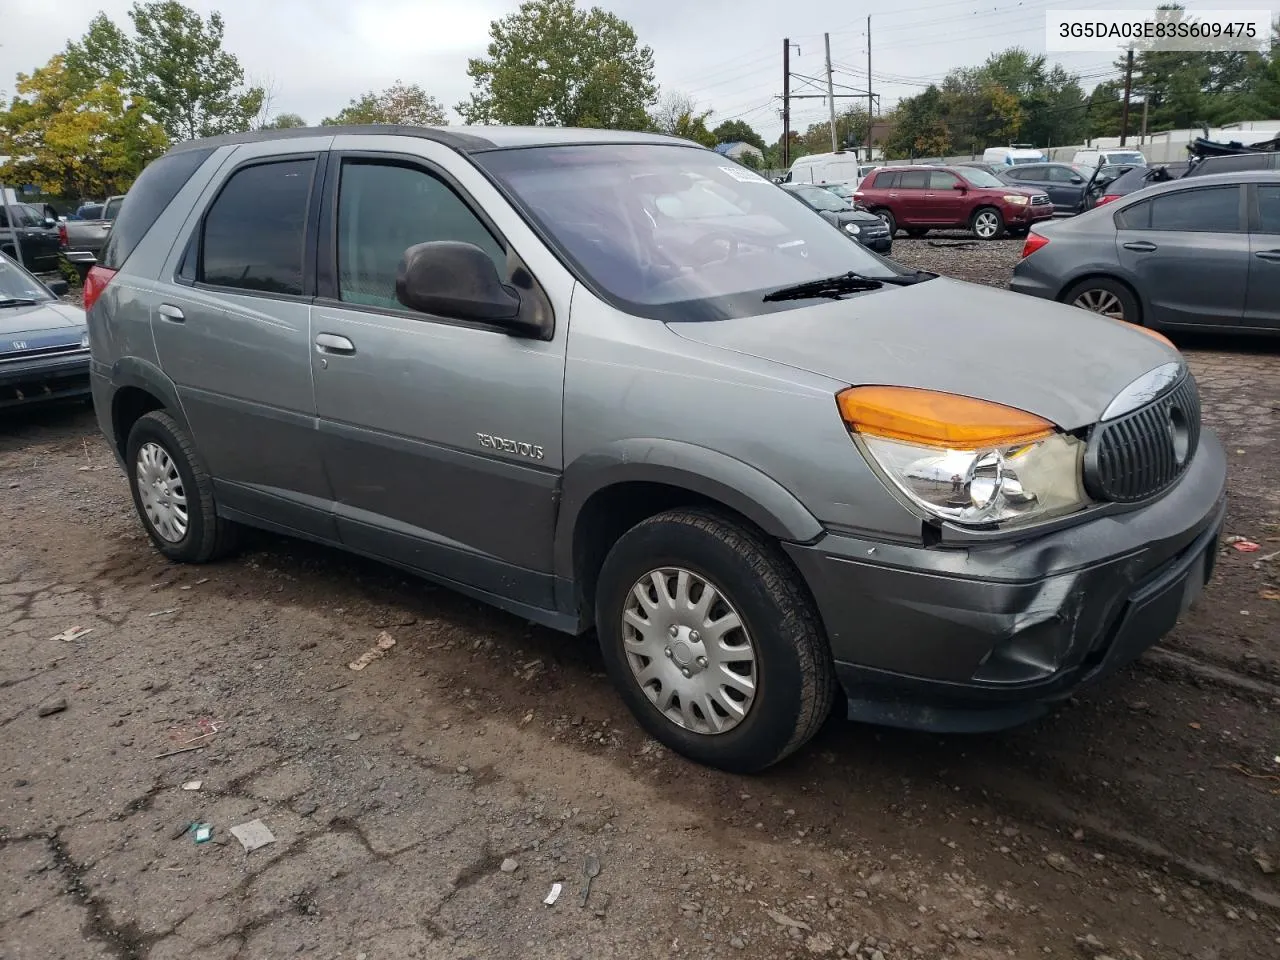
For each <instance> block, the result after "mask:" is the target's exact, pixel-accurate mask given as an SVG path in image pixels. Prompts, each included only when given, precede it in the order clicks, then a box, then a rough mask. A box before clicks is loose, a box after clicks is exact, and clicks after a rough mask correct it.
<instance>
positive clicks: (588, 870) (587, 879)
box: [578, 853, 600, 907]
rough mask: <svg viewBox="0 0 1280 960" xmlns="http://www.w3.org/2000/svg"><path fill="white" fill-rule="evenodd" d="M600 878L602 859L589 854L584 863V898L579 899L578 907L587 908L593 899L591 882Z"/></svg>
mask: <svg viewBox="0 0 1280 960" xmlns="http://www.w3.org/2000/svg"><path fill="white" fill-rule="evenodd" d="M598 876H600V858H599V857H597V856H596V855H595V854H593V853H589V854H587V859H586V860H584V861H582V896H581V897H579V898H578V906H580V907H585V906H586V905H587V900H588V899H589V898H590V897H591V881H592V880H594V879H595V878H596V877H598Z"/></svg>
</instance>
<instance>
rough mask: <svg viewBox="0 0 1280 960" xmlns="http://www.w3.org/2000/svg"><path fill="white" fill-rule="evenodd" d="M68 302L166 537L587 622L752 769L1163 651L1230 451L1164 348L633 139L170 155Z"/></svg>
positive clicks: (676, 145)
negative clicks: (380, 573) (911, 255)
mask: <svg viewBox="0 0 1280 960" xmlns="http://www.w3.org/2000/svg"><path fill="white" fill-rule="evenodd" d="M85 299H86V305H87V306H88V308H89V312H88V322H89V331H90V338H91V349H92V385H93V394H94V400H95V405H96V408H97V412H98V417H99V420H100V421H101V426H102V430H103V431H104V433H105V434H106V436H107V438H108V439H109V440H110V442H111V444H112V446H113V447H114V449H115V450H116V451H117V453H118V454H119V457H120V460H121V463H122V464H123V466H124V470H125V474H126V476H127V478H128V482H129V485H130V488H131V490H132V493H133V498H134V502H135V503H136V505H137V508H138V513H139V516H140V518H141V520H142V523H143V525H144V526H145V528H146V530H147V533H148V534H149V535H150V538H151V540H152V541H153V542H154V543H155V545H156V547H157V549H159V550H160V552H161V553H163V554H164V555H165V556H166V557H169V558H171V559H173V560H177V561H183V562H190V563H203V562H206V561H210V560H213V559H215V558H217V557H219V556H221V555H223V554H225V553H226V552H227V551H228V550H230V549H231V548H232V546H233V544H234V541H235V533H236V530H237V528H239V527H240V526H242V525H244V526H252V527H261V528H265V529H268V530H273V531H277V532H280V533H285V534H291V535H295V536H298V537H304V538H306V539H309V540H314V541H318V542H321V543H325V544H331V545H333V546H337V547H341V548H344V549H347V550H351V551H353V552H355V553H359V554H363V555H365V556H369V557H375V558H378V559H380V560H383V561H386V562H387V563H390V564H394V565H396V566H399V567H401V568H404V569H406V570H411V571H413V572H415V573H418V574H421V575H422V576H424V577H427V578H429V579H432V580H435V581H438V582H440V583H443V584H447V585H448V586H450V587H453V588H454V589H456V590H458V591H461V592H463V593H465V594H468V595H470V596H472V597H477V598H480V599H482V600H485V601H487V602H489V603H491V604H493V605H495V606H497V607H500V608H502V609H504V610H507V611H510V612H511V613H513V614H515V615H517V616H520V617H524V618H526V619H528V620H531V621H534V622H536V623H540V624H544V625H546V626H549V627H552V628H554V629H557V630H561V631H564V632H566V633H569V634H575V635H576V634H586V633H589V632H590V631H593V630H594V632H595V634H596V635H597V636H598V638H599V642H600V646H601V649H602V651H603V655H604V658H605V662H606V664H607V666H608V670H609V672H610V674H611V676H612V678H613V680H614V682H615V683H616V685H617V687H618V690H619V692H620V694H621V696H622V697H623V699H624V700H625V701H626V702H627V705H628V706H629V707H630V709H631V710H632V711H633V712H634V714H635V716H636V718H637V719H638V720H639V722H640V723H641V724H642V725H643V726H644V727H645V729H646V730H648V731H649V732H650V733H651V734H652V735H653V736H655V737H657V738H658V739H659V740H661V741H662V742H663V743H665V744H667V745H668V746H670V747H672V748H673V749H675V750H678V751H680V752H682V753H684V754H686V755H687V756H690V757H693V758H696V759H697V760H700V761H702V762H704V763H708V764H713V765H716V766H719V767H723V768H726V769H729V770H736V771H754V770H759V769H761V768H764V767H766V766H768V765H769V764H771V763H774V762H775V761H777V760H779V759H780V758H782V757H784V756H786V755H787V754H788V753H790V752H791V751H793V750H795V749H797V748H798V747H800V746H801V745H802V744H803V743H804V742H805V741H806V740H808V739H809V738H810V737H811V736H812V735H813V734H814V732H815V731H816V730H817V729H818V727H819V726H820V725H821V724H822V723H823V722H824V720H825V719H826V718H827V717H828V716H829V714H830V713H831V710H832V704H833V700H834V698H835V697H836V695H837V694H839V695H840V696H841V698H842V700H843V702H844V703H845V704H846V705H847V713H848V715H849V716H850V717H853V718H856V719H861V720H870V721H875V722H879V723H884V724H894V725H899V726H915V727H927V728H931V729H935V730H982V729H995V728H998V727H1003V726H1008V725H1010V724H1014V723H1018V722H1021V721H1024V720H1027V719H1029V718H1031V717H1034V716H1036V715H1037V714H1038V713H1040V712H1043V711H1044V710H1045V709H1047V707H1048V706H1049V705H1050V704H1052V703H1053V702H1054V701H1056V700H1060V699H1062V698H1064V697H1066V696H1068V695H1069V694H1071V693H1072V692H1073V691H1074V690H1076V689H1077V688H1079V687H1080V686H1082V685H1084V684H1088V683H1090V682H1092V681H1094V680H1096V679H1097V678H1099V677H1101V676H1103V675H1105V674H1108V673H1110V672H1112V671H1114V670H1115V669H1116V668H1117V667H1119V666H1121V665H1122V664H1124V663H1126V662H1128V661H1130V660H1132V659H1133V658H1134V657H1136V656H1137V655H1138V654H1139V653H1141V651H1142V650H1144V649H1145V648H1146V647H1148V646H1149V645H1151V644H1153V643H1155V642H1156V641H1158V640H1159V639H1160V638H1161V637H1162V636H1163V635H1164V634H1165V633H1167V632H1168V631H1169V630H1170V629H1171V628H1172V627H1173V625H1174V623H1175V621H1176V620H1177V618H1178V616H1179V614H1180V613H1181V612H1182V611H1183V610H1184V609H1185V608H1186V606H1187V605H1188V604H1189V603H1190V602H1191V601H1192V600H1193V599H1194V598H1195V597H1196V595H1197V593H1198V592H1199V590H1200V589H1201V587H1202V586H1203V585H1204V583H1205V582H1206V580H1207V579H1208V578H1209V575H1210V572H1211V569H1212V565H1213V560H1214V556H1215V550H1214V544H1215V540H1216V538H1217V537H1218V535H1219V529H1220V526H1221V522H1222V516H1223V509H1224V487H1225V472H1226V471H1225V461H1224V457H1223V451H1222V448H1221V446H1220V445H1219V443H1218V441H1217V439H1216V438H1215V437H1214V436H1213V434H1212V433H1210V432H1209V431H1208V430H1205V429H1202V427H1201V423H1200V410H1199V403H1198V399H1197V392H1196V385H1195V383H1194V381H1193V380H1192V377H1191V375H1190V374H1189V373H1188V372H1187V369H1186V366H1185V364H1184V362H1183V360H1182V358H1181V356H1180V355H1179V353H1178V352H1177V350H1175V349H1174V348H1173V347H1172V346H1171V345H1170V344H1169V343H1168V341H1166V340H1164V339H1163V338H1162V337H1160V336H1158V335H1156V334H1152V333H1150V332H1149V331H1145V330H1143V329H1141V328H1136V327H1132V326H1128V325H1126V324H1123V323H1120V322H1116V321H1113V320H1109V319H1107V318H1104V317H1101V316H1096V315H1091V314H1088V313H1085V312H1083V311H1079V310H1075V309H1073V308H1071V307H1067V306H1063V305H1059V304H1054V303H1047V302H1046V303H1036V302H1032V301H1029V300H1027V299H1026V298H1022V297H1018V296H1017V295H1016V294H1011V293H1007V292H1004V291H997V290H992V289H988V288H986V287H981V286H973V285H969V284H964V283H958V282H954V281H951V280H948V279H944V278H941V277H937V276H934V275H933V274H928V273H920V272H915V271H910V270H907V269H905V268H903V267H902V266H900V265H899V264H896V263H894V262H893V261H891V260H887V259H884V258H882V257H880V256H878V255H876V254H874V253H872V252H870V251H868V250H865V249H863V248H861V247H859V246H858V245H857V244H854V243H850V242H849V239H848V238H847V237H846V236H844V235H843V234H841V232H840V231H839V230H837V229H836V228H835V227H833V226H832V225H831V224H829V223H827V222H826V221H825V220H823V219H822V217H821V216H819V215H818V214H817V213H815V212H813V211H812V210H808V209H806V208H805V207H804V206H803V205H801V204H798V203H796V202H795V201H794V199H793V198H791V197H789V196H787V195H786V194H785V193H784V192H783V191H782V190H781V189H779V188H778V187H777V186H775V185H774V184H772V183H770V182H768V181H767V180H765V179H763V178H761V177H759V176H757V175H756V174H755V173H753V172H751V171H750V170H748V169H746V168H744V167H741V166H739V165H737V164H735V163H734V162H732V161H730V160H727V159H725V158H724V157H721V156H719V155H717V154H716V153H714V152H712V151H710V150H704V149H701V148H699V147H696V146H694V145H692V144H690V143H686V142H683V141H679V140H674V139H670V138H665V137H659V136H651V135H647V134H638V133H624V132H614V131H601V130H589V131H588V130H569V129H555V128H537V129H504V128H500V127H476V128H465V127H464V128H447V129H418V128H409V127H388V126H380V127H347V128H343V127H334V128H324V129H304V130H289V131H267V132H258V133H251V134H237V135H233V136H227V137H219V138H215V139H210V140H202V141H195V142H191V143H185V144H181V145H179V146H177V147H175V148H174V149H172V150H171V151H170V152H169V153H168V154H167V155H166V156H164V157H163V158H162V159H160V160H157V161H156V162H154V163H153V164H151V165H150V166H149V167H148V168H147V169H146V171H145V172H144V173H143V174H142V176H141V177H140V178H139V180H138V182H137V183H136V184H135V185H134V187H133V189H132V190H131V191H130V192H129V194H128V197H127V199H126V201H125V203H124V207H123V209H122V210H121V212H120V214H119V217H118V219H117V220H116V222H115V225H114V227H113V229H112V231H111V236H110V239H109V241H108V243H107V246H106V248H105V250H104V253H103V258H102V262H101V264H100V265H98V266H96V267H95V268H94V269H93V270H92V272H91V273H90V275H89V277H88V279H87V284H86V297H85Z"/></svg>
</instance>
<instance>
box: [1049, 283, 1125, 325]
mask: <svg viewBox="0 0 1280 960" xmlns="http://www.w3.org/2000/svg"><path fill="white" fill-rule="evenodd" d="M1062 302H1063V303H1069V304H1071V305H1072V306H1073V307H1079V308H1080V309H1081V310H1089V311H1090V312H1092V313H1100V314H1102V315H1103V316H1104V317H1110V318H1111V319H1112V320H1123V321H1125V322H1126V323H1136V324H1141V323H1142V308H1141V307H1140V306H1139V305H1138V298H1137V297H1135V296H1134V295H1133V291H1132V290H1130V289H1129V288H1128V287H1126V286H1125V285H1124V284H1123V283H1120V282H1119V281H1117V280H1110V279H1108V278H1106V277H1094V278H1091V279H1088V280H1081V281H1080V282H1079V283H1077V284H1076V285H1075V286H1073V287H1072V288H1071V289H1070V290H1068V291H1067V292H1066V293H1065V294H1063V295H1062Z"/></svg>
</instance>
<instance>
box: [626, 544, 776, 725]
mask: <svg viewBox="0 0 1280 960" xmlns="http://www.w3.org/2000/svg"><path fill="white" fill-rule="evenodd" d="M622 644H623V650H624V652H625V653H626V657H627V664H628V665H629V666H630V667H631V673H632V674H633V675H634V676H635V679H636V683H638V684H639V685H640V689H641V690H643V691H644V693H645V696H647V697H648V698H649V701H650V702H651V703H652V704H653V705H654V706H655V707H657V708H658V709H659V710H660V711H662V714H663V715H664V716H665V717H666V718H667V719H668V720H670V721H671V722H672V723H674V724H675V725H676V726H678V727H683V728H684V729H686V730H691V731H693V732H694V733H705V734H717V733H725V732H727V731H729V730H732V729H733V728H734V727H736V726H737V725H738V724H740V723H741V722H742V721H743V720H745V719H746V716H747V713H748V711H750V709H751V704H752V702H753V701H754V700H755V695H756V686H757V682H756V653H755V647H754V645H753V644H752V642H751V637H750V636H748V634H747V631H746V628H745V627H744V626H743V623H742V618H741V617H739V616H738V611H737V610H735V609H734V608H733V605H732V604H731V603H729V601H728V599H727V598H726V597H725V596H724V594H722V593H721V592H720V591H719V590H718V589H717V588H716V587H715V586H714V585H713V584H712V583H711V582H710V581H708V580H706V579H705V578H703V577H701V576H699V575H698V574H696V573H692V572H690V571H689V570H682V569H679V568H677V567H664V568H663V569H661V570H652V571H650V572H649V573H646V574H645V575H644V576H643V577H641V578H640V579H639V580H637V581H636V583H635V586H633V587H632V588H631V592H630V593H629V594H628V595H627V605H626V608H625V609H624V610H623V613H622Z"/></svg>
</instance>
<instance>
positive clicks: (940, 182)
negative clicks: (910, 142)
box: [853, 167, 1053, 240]
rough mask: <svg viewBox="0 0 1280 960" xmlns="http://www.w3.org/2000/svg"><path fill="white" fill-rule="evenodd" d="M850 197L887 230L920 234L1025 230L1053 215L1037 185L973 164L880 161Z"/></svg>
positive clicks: (988, 235)
mask: <svg viewBox="0 0 1280 960" xmlns="http://www.w3.org/2000/svg"><path fill="white" fill-rule="evenodd" d="M853 198H854V200H856V201H857V202H858V203H860V204H862V206H864V207H866V208H867V209H868V210H870V211H871V212H872V213H874V214H877V215H879V217H880V218H881V219H882V220H884V222H885V224H886V225H887V226H888V227H889V235H890V236H893V235H894V234H895V233H897V231H898V229H899V228H902V229H904V230H906V231H907V235H908V236H911V237H921V236H924V235H925V234H926V233H928V232H929V230H930V228H935V227H950V228H955V227H964V228H968V229H969V230H972V231H973V233H974V236H976V237H978V239H980V240H995V239H997V238H999V237H1002V236H1004V234H1005V231H1006V230H1007V231H1009V232H1010V233H1015V234H1023V233H1026V232H1027V231H1028V230H1029V229H1030V228H1031V227H1032V225H1034V224H1036V223H1039V222H1040V221H1041V220H1046V219H1048V218H1049V217H1052V216H1053V203H1052V201H1050V199H1049V195H1048V194H1047V193H1044V192H1043V191H1041V190H1029V189H1027V188H1025V187H1011V186H1009V184H1007V183H1005V182H1004V181H1002V180H1001V179H1000V178H999V177H996V176H994V175H993V174H990V173H988V172H987V171H986V170H980V169H978V168H976V167H881V168H880V169H879V170H873V171H872V172H871V173H869V174H867V177H866V179H865V180H863V181H862V185H861V186H860V187H858V189H857V191H855V193H854V195H853Z"/></svg>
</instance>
